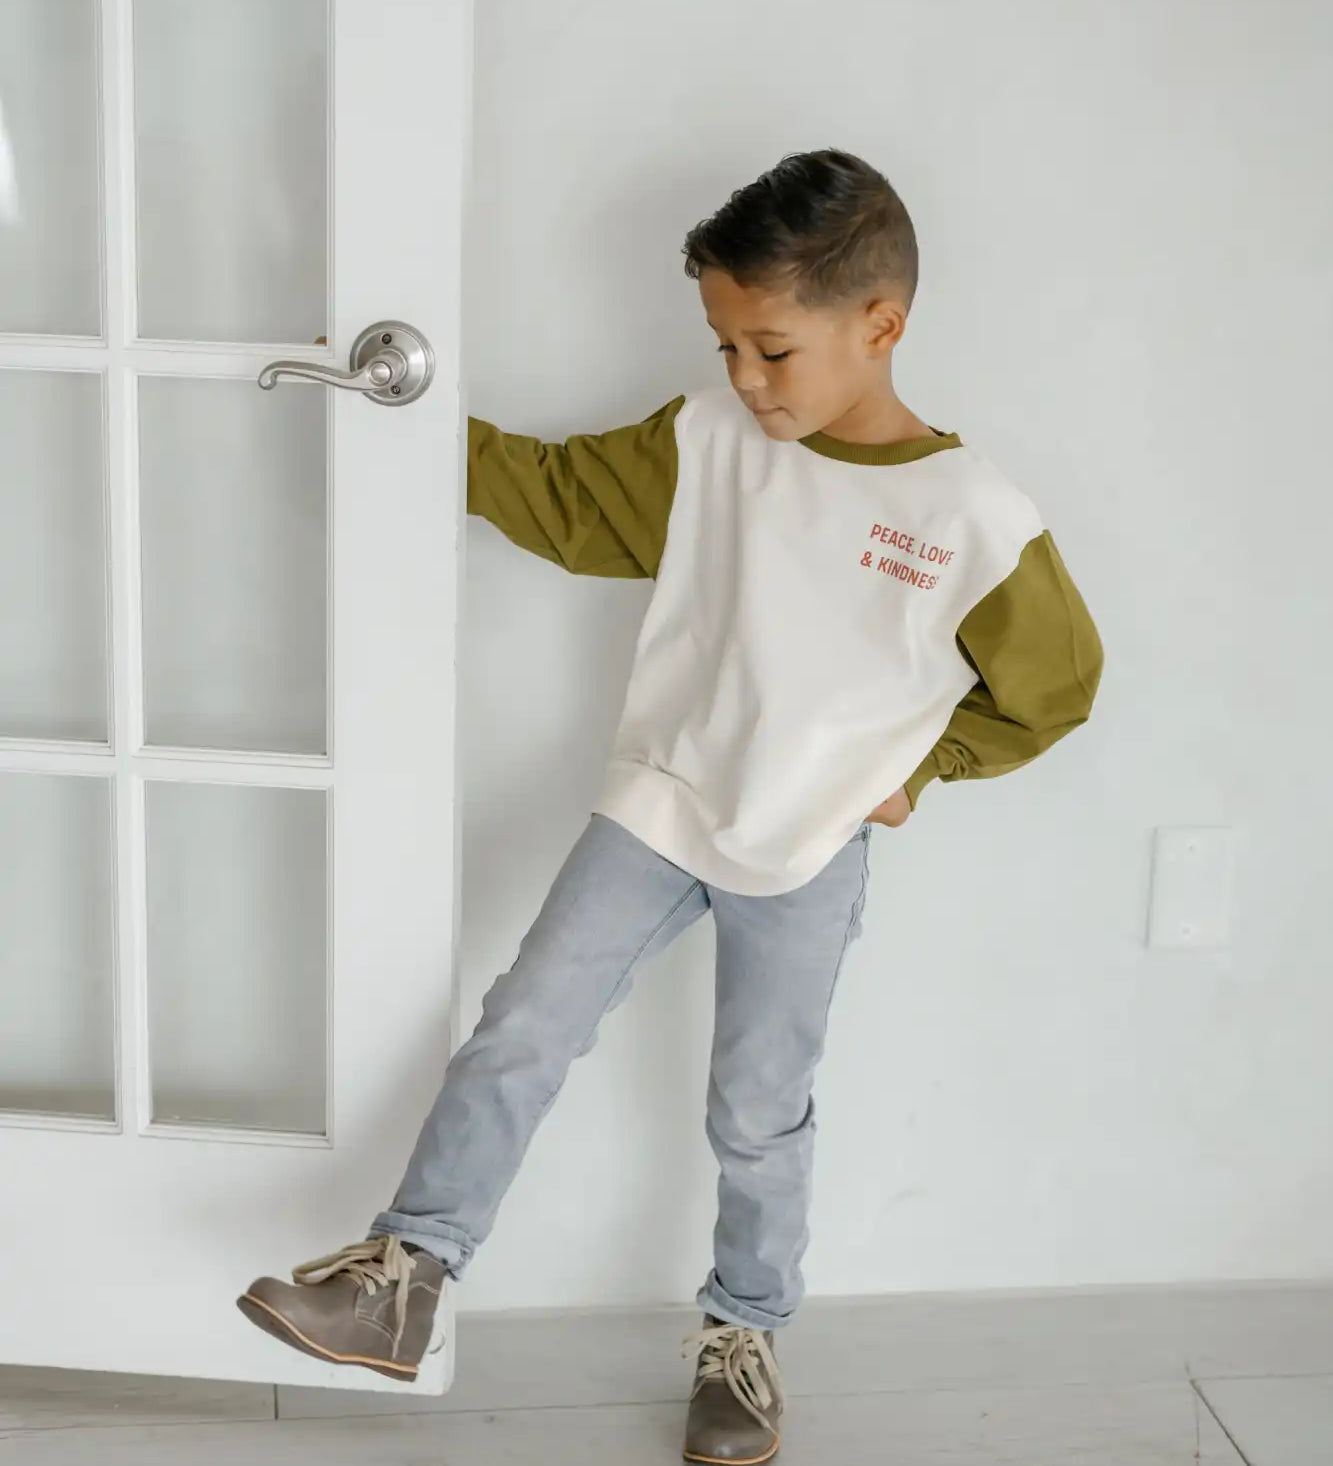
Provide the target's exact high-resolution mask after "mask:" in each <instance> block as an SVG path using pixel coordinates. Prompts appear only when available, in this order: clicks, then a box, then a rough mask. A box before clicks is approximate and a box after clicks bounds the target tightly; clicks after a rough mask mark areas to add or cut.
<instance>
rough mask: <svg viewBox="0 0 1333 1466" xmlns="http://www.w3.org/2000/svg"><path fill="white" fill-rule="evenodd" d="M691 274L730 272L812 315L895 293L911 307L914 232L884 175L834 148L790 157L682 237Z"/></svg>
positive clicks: (739, 280)
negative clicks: (790, 298)
mask: <svg viewBox="0 0 1333 1466" xmlns="http://www.w3.org/2000/svg"><path fill="white" fill-rule="evenodd" d="M683 253H684V255H685V273H686V274H687V275H688V276H689V277H690V279H691V280H697V279H698V278H699V275H700V273H701V272H702V271H703V270H705V269H708V268H716V269H719V270H725V271H726V273H727V274H728V275H730V276H731V277H732V279H733V280H735V281H736V283H737V284H738V285H743V286H751V285H764V286H773V287H775V288H779V289H781V288H787V287H790V288H791V290H792V291H793V293H794V295H795V297H796V299H797V300H798V301H799V302H800V303H801V304H802V305H807V306H817V305H833V304H835V303H837V302H839V301H842V300H846V299H848V298H850V297H852V296H857V295H864V294H867V293H868V292H869V291H871V290H874V289H875V288H876V287H880V286H884V285H891V286H893V287H895V288H896V290H897V291H898V292H899V293H900V294H901V296H902V300H903V304H904V305H907V306H910V305H911V303H912V296H913V294H914V293H915V291H916V277H917V252H916V231H915V230H914V229H913V228H912V220H911V218H910V217H909V216H908V213H907V210H906V208H904V206H903V201H902V200H901V199H900V198H899V197H898V195H897V193H896V192H895V191H894V189H893V187H892V185H891V184H890V183H889V181H888V179H887V178H885V177H884V175H883V174H882V173H880V172H878V171H877V170H876V169H874V168H872V167H871V166H870V164H869V163H867V162H865V161H864V160H863V159H861V158H857V157H854V156H853V155H852V154H851V153H844V152H840V151H839V150H838V149H836V148H825V149H823V150H822V151H820V152H817V153H788V154H787V156H786V157H784V158H783V159H782V161H781V162H780V163H779V164H778V165H777V166H776V167H774V168H770V169H769V170H768V172H767V173H764V174H762V175H761V176H760V177H759V178H756V179H755V181H754V182H753V183H749V184H746V186H745V187H744V188H738V189H737V190H736V192H735V193H733V194H732V196H731V197H730V198H729V199H728V200H727V202H726V203H725V204H723V205H722V207H721V208H720V209H719V210H718V211H717V212H716V213H715V214H714V215H713V216H712V217H711V218H709V219H704V220H702V221H701V222H700V223H698V224H696V225H695V226H694V228H693V229H691V230H690V232H689V234H687V235H686V237H685V247H684V250H683Z"/></svg>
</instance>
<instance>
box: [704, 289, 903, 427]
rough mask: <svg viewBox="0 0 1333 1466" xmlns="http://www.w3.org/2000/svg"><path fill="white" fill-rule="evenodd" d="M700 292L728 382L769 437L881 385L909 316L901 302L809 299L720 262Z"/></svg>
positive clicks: (813, 421)
mask: <svg viewBox="0 0 1333 1466" xmlns="http://www.w3.org/2000/svg"><path fill="white" fill-rule="evenodd" d="M699 294H700V297H701V298H702V300H703V305H704V314H705V315H706V317H707V319H708V324H709V325H710V326H711V327H712V328H713V330H714V331H715V332H716V333H717V338H718V343H719V350H721V352H722V354H723V356H724V357H725V358H726V362H727V373H728V375H729V376H730V377H731V385H732V386H733V387H734V388H735V389H736V395H737V396H738V397H739V398H740V399H741V401H742V402H744V403H745V405H746V407H748V408H749V409H750V411H751V412H752V413H754V416H755V421H756V422H758V423H759V425H760V427H762V428H763V430H764V432H765V433H767V434H768V436H769V437H770V438H776V439H778V440H780V441H782V442H791V441H794V440H795V439H797V438H804V437H805V436H806V435H807V434H809V433H813V432H818V431H820V430H822V429H824V428H826V427H828V425H829V424H830V423H836V422H837V421H838V420H839V419H840V418H842V417H845V416H846V415H847V413H848V412H850V411H851V410H852V409H853V408H854V407H856V406H857V405H858V404H860V403H861V402H863V401H864V400H865V399H866V398H867V397H868V396H873V395H874V394H876V393H878V392H881V391H883V390H884V387H885V385H886V382H887V376H886V372H885V367H886V365H887V363H888V362H889V360H890V358H891V356H892V352H893V347H894V344H895V343H896V342H897V340H898V339H899V337H900V336H901V335H902V328H903V321H904V319H905V317H906V311H905V310H904V309H903V307H902V306H901V305H900V304H898V303H897V302H895V301H892V300H873V301H869V302H865V301H852V302H847V303H845V304H838V305H832V306H813V307H812V306H804V305H800V304H798V303H797V301H796V299H795V298H794V296H793V295H792V293H791V291H790V290H774V289H773V288H772V287H771V286H770V287H764V286H744V285H738V284H737V283H736V281H735V280H733V279H732V277H731V276H730V275H728V274H727V273H726V271H724V270H717V269H706V270H704V271H703V272H702V274H701V275H700V277H699Z"/></svg>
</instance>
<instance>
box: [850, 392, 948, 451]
mask: <svg viewBox="0 0 1333 1466" xmlns="http://www.w3.org/2000/svg"><path fill="white" fill-rule="evenodd" d="M823 431H824V432H825V433H826V434H827V435H828V436H829V437H830V438H838V439H840V440H841V441H842V442H844V443H876V444H879V443H904V442H908V441H910V440H911V439H913V438H929V437H930V436H931V435H932V433H933V431H934V430H933V429H932V428H931V427H930V425H929V424H928V423H925V422H922V420H921V419H920V418H919V417H918V416H917V415H916V413H914V412H913V411H912V410H911V409H910V408H909V407H907V406H906V405H905V404H904V403H903V402H902V400H901V399H900V398H899V396H898V394H897V393H896V392H895V391H894V390H893V388H892V387H891V386H889V387H885V388H883V389H881V390H880V391H877V392H875V393H874V394H872V395H869V396H866V397H864V398H863V399H862V400H861V401H860V402H858V403H857V404H856V405H855V406H854V407H853V408H852V409H851V410H850V411H848V412H845V413H843V415H842V416H841V417H840V418H838V419H837V420H836V421H835V422H831V423H829V424H827V425H826V426H825V428H824V429H823Z"/></svg>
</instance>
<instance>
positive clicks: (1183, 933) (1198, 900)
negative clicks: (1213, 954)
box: [1148, 825, 1236, 949]
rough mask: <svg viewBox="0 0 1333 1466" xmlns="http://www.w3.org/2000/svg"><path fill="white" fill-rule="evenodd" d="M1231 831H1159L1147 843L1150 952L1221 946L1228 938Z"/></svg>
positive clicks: (1233, 863)
mask: <svg viewBox="0 0 1333 1466" xmlns="http://www.w3.org/2000/svg"><path fill="white" fill-rule="evenodd" d="M1235 867H1236V832H1235V830H1234V829H1232V828H1231V827H1230V826H1226V825H1222V826H1217V827H1214V828H1208V829H1159V830H1158V831H1157V832H1156V836H1155V839H1154V842H1153V862H1152V901H1151V905H1150V907H1149V911H1148V945H1149V946H1150V947H1175V948H1179V947H1188V948H1205V949H1206V948H1215V947H1225V946H1226V944H1227V942H1228V941H1229V940H1230V938H1231V898H1232V886H1233V882H1234V877H1235Z"/></svg>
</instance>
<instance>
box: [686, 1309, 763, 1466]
mask: <svg viewBox="0 0 1333 1466" xmlns="http://www.w3.org/2000/svg"><path fill="white" fill-rule="evenodd" d="M680 1352H681V1353H682V1354H683V1355H685V1356H686V1357H688V1356H689V1355H691V1354H696V1353H697V1354H698V1356H699V1366H698V1370H697V1372H696V1373H695V1376H694V1393H693V1394H692V1395H691V1396H690V1414H689V1420H688V1422H687V1423H686V1427H685V1453H684V1454H685V1459H686V1460H687V1461H708V1462H718V1463H722V1466H757V1463H758V1462H760V1461H771V1460H772V1459H773V1457H774V1456H776V1455H777V1453H778V1447H779V1446H780V1445H781V1444H782V1438H781V1436H780V1435H779V1434H778V1419H779V1417H780V1416H781V1414H782V1409H783V1406H784V1405H785V1403H786V1395H785V1394H784V1392H783V1388H782V1376H781V1375H780V1374H779V1373H778V1362H777V1360H776V1359H775V1358H774V1355H773V1331H772V1329H766V1330H763V1331H762V1332H761V1331H760V1330H759V1329H747V1328H744V1327H742V1326H741V1325H740V1324H729V1323H725V1322H723V1320H722V1319H720V1318H714V1317H713V1316H712V1315H711V1314H708V1313H706V1314H704V1326H703V1329H702V1330H701V1331H700V1332H699V1333H697V1334H691V1335H690V1336H689V1337H688V1338H687V1339H686V1340H685V1342H684V1344H683V1345H682V1346H681V1351H680Z"/></svg>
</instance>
